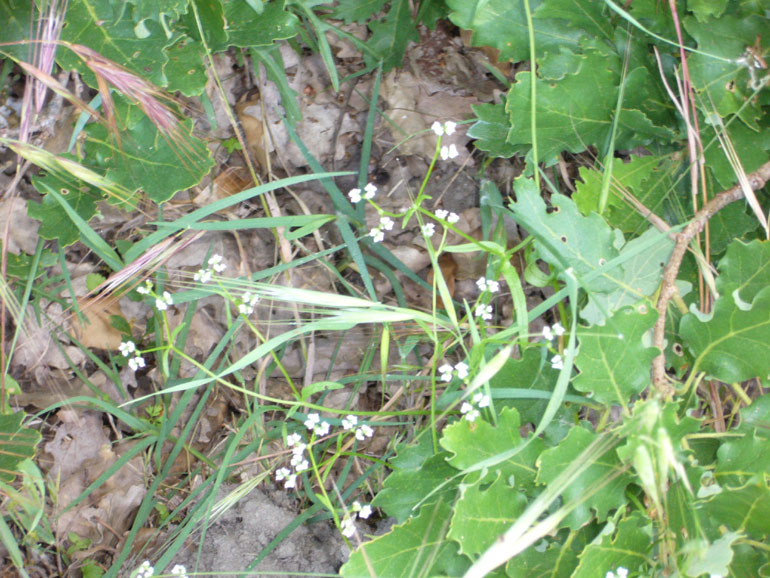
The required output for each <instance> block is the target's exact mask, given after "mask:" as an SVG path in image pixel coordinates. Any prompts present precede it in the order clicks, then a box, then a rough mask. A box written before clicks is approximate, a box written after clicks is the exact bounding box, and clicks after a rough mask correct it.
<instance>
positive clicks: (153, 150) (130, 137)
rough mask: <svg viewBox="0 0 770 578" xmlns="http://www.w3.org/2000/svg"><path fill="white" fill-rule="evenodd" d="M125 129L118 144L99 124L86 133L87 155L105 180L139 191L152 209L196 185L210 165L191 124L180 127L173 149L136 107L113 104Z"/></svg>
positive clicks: (206, 149) (211, 163) (202, 145)
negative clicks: (99, 168) (101, 170)
mask: <svg viewBox="0 0 770 578" xmlns="http://www.w3.org/2000/svg"><path fill="white" fill-rule="evenodd" d="M116 110H117V111H118V116H119V118H120V119H121V120H122V121H123V122H124V123H125V126H126V129H127V130H124V131H122V132H121V142H120V143H117V142H115V139H114V138H113V136H112V135H110V134H109V133H108V131H107V128H106V127H104V126H102V125H100V124H92V125H89V126H88V127H87V128H86V134H87V135H88V140H87V145H86V146H87V149H86V150H87V153H88V158H89V159H94V160H95V161H96V163H97V165H98V166H100V167H102V168H103V169H104V170H105V171H106V176H107V178H109V179H110V180H112V181H113V182H115V183H117V184H119V185H122V186H123V187H125V188H126V189H128V190H131V191H134V190H139V189H142V190H144V192H145V193H146V194H147V196H148V197H150V198H151V199H152V200H153V201H155V202H156V203H162V202H165V201H167V200H168V199H170V198H171V197H172V196H173V195H174V193H176V192H177V191H181V190H184V189H186V188H189V187H191V186H193V185H196V184H198V183H199V182H200V180H201V179H202V178H203V176H204V175H205V174H206V173H208V172H209V170H210V169H211V167H212V166H213V164H214V161H213V159H212V158H211V153H210V152H209V150H208V148H207V147H206V144H205V143H204V142H203V141H201V140H200V139H198V138H197V137H195V136H193V134H192V121H191V120H189V119H185V120H183V121H180V123H179V128H180V133H181V136H182V137H183V138H184V142H183V143H181V144H177V143H174V142H171V140H170V139H169V138H168V137H167V136H166V135H164V134H163V133H162V132H161V131H159V130H158V129H157V128H156V126H155V125H154V124H153V123H152V121H151V120H150V119H149V118H147V117H146V116H145V115H144V113H143V112H141V111H140V110H139V109H138V108H137V107H135V106H132V105H128V104H126V103H125V102H123V101H120V100H116Z"/></svg>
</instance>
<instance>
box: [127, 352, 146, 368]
mask: <svg viewBox="0 0 770 578" xmlns="http://www.w3.org/2000/svg"><path fill="white" fill-rule="evenodd" d="M128 366H129V367H130V368H131V370H132V371H136V370H137V369H139V368H140V367H144V357H142V356H141V355H137V356H136V357H132V358H131V359H129V360H128Z"/></svg>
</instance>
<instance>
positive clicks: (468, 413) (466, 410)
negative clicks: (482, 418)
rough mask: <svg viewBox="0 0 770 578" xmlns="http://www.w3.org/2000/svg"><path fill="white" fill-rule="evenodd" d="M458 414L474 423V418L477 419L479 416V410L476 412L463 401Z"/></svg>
mask: <svg viewBox="0 0 770 578" xmlns="http://www.w3.org/2000/svg"><path fill="white" fill-rule="evenodd" d="M460 413H462V414H464V415H465V419H467V420H468V421H476V418H478V417H479V415H480V414H479V410H477V409H476V408H475V407H473V406H472V405H471V404H469V403H468V402H467V401H464V402H463V404H462V406H460Z"/></svg>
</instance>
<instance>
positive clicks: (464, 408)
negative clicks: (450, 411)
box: [460, 401, 473, 413]
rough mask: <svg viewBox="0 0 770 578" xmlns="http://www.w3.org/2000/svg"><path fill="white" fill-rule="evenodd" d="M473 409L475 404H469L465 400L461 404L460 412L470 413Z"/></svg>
mask: <svg viewBox="0 0 770 578" xmlns="http://www.w3.org/2000/svg"><path fill="white" fill-rule="evenodd" d="M472 409H473V406H472V405H471V404H469V403H468V402H467V401H464V402H463V404H462V405H461V406H460V413H468V412H469V411H471V410H472Z"/></svg>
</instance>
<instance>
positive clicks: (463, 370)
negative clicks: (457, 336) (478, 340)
mask: <svg viewBox="0 0 770 578" xmlns="http://www.w3.org/2000/svg"><path fill="white" fill-rule="evenodd" d="M468 369H469V367H468V364H467V363H465V362H464V361H461V362H460V363H458V364H457V365H455V370H456V371H457V377H459V378H460V379H465V378H466V377H468Z"/></svg>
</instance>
